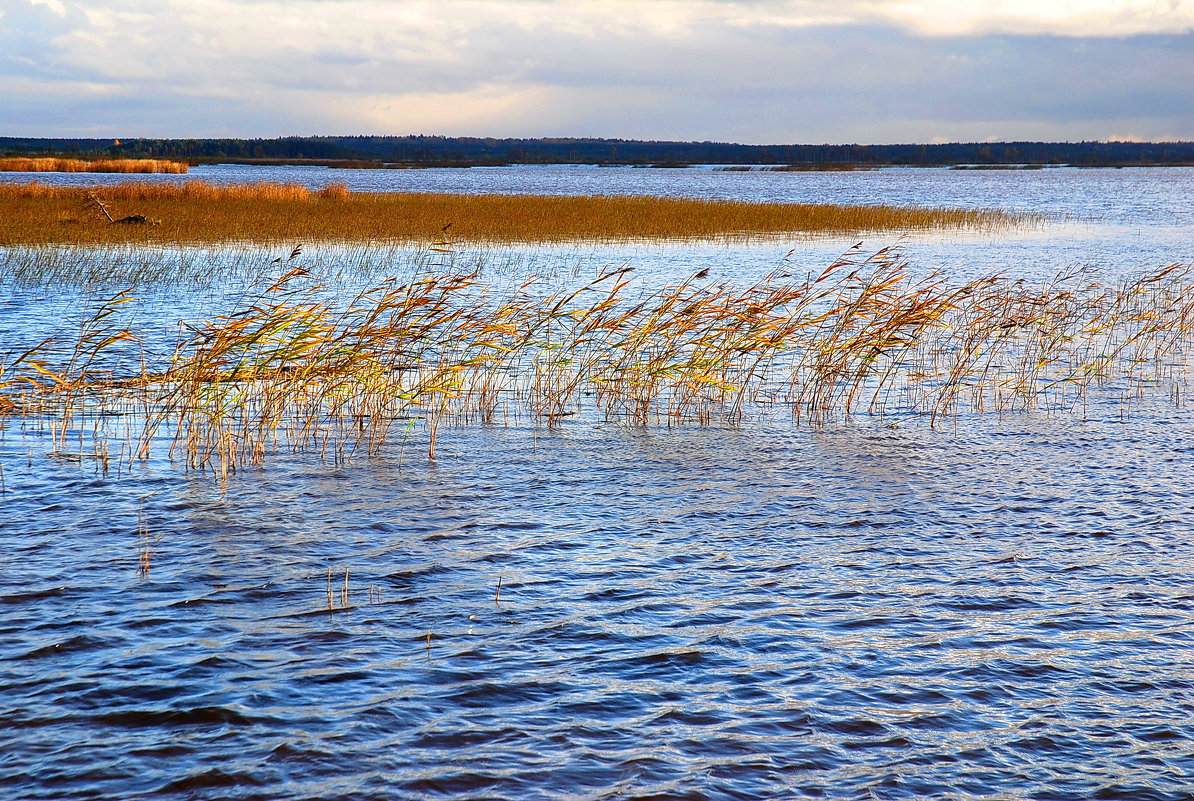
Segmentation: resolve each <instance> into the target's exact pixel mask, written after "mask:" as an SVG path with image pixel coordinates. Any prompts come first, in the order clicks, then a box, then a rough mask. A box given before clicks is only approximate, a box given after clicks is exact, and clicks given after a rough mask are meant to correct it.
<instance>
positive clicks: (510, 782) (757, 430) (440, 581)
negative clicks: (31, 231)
mask: <svg viewBox="0 0 1194 801" xmlns="http://www.w3.org/2000/svg"><path fill="white" fill-rule="evenodd" d="M30 177H32V176H13V175H12V174H7V175H4V176H3V177H2V178H0V180H4V181H13V180H27V179H28V178H30ZM36 178H37V179H39V180H43V181H51V182H60V183H71V182H75V183H80V182H81V183H101V182H108V181H112V182H115V181H121V180H127V179H128V178H129V176H123V175H122V176H102V175H93V174H89V175H84V176H79V175H38V176H36ZM188 178H190V179H196V178H199V179H204V180H211V181H214V182H237V181H246V180H273V181H298V182H303V183H307V184H309V185H311V186H322V185H325V184H327V183H329V182H334V181H342V182H346V183H348V185H349V187H350V188H351V189H354V190H368V191H379V190H393V191H432V192H505V193H532V194H533V193H551V194H594V193H596V194H604V193H608V194H627V193H629V194H662V195H682V196H696V197H719V198H733V199H747V200H769V201H770V200H776V201H799V202H810V201H813V202H815V201H819V200H823V201H829V202H837V203H889V204H897V205H898V204H910V205H924V206H961V207H970V208H974V207H979V208H999V209H1007V210H1012V211H1025V212H1040V213H1044V214H1045V215H1047V219H1046V220H1045V221H1043V222H1041V223H1039V224H1035V225H1032V226H1027V227H1025V228H1023V229H1019V230H1013V231H971V232H939V233H923V232H921V233H912V234H908V235H906V236H889V235H871V234H860V235H858V236H851V237H848V238H843V237H828V238H804V237H793V238H791V239H789V240H777V241H762V242H752V243H734V242H729V243H727V242H705V243H626V244H619V245H582V244H578V245H569V246H550V247H547V246H535V247H529V246H528V247H504V248H489V247H473V246H465V245H458V246H456V247H454V248H452V250H453V251H454V252H452V253H447V254H445V253H439V252H436V251H428V249H427V247H426V246H424V245H419V244H415V245H411V246H404V247H398V248H391V249H385V250H381V251H377V252H375V253H373V254H369V253H362V252H350V251H346V250H344V249H342V248H335V247H331V246H322V245H318V244H314V243H306V244H305V245H304V253H303V255H302V257H301V259H300V260H299V262H298V263H299V264H301V265H303V266H305V267H309V268H310V269H311V270H312V272H313V273H315V274H318V275H320V276H323V277H325V278H326V282H325V283H326V287H327V288H326V289H325V290H324V291H326V292H331V293H333V294H334V293H335V292H336V291H339V290H343V291H349V290H352V289H355V288H358V287H359V286H362V285H364V284H365V283H367V282H368V281H370V280H373V279H375V278H376V277H378V276H382V275H386V274H390V273H391V272H393V273H402V274H420V273H426V272H428V271H434V270H437V269H448V268H449V267H450V266H452V265H455V266H472V265H480V267H481V273H480V274H481V276H482V277H484V279H485V280H486V281H487V282H488V283H490V284H492V285H493V286H495V287H508V286H516V285H518V284H519V283H521V282H522V281H524V280H525V279H526V278H527V276H528V275H529V274H531V273H534V274H535V275H537V276H538V277H539V280H540V281H541V282H544V283H545V284H546V285H548V286H550V287H553V288H555V287H563V288H567V287H570V286H574V285H575V284H576V283H577V282H578V281H582V280H587V279H589V278H591V277H593V276H596V275H600V274H601V273H602V272H603V271H606V270H609V269H615V268H620V267H621V266H632V267H634V268H635V270H634V273H633V274H632V275H633V280H634V282H635V283H634V284H633V286H632V287H631V288H632V289H634V288H638V289H639V290H641V291H643V292H651V291H654V290H655V289H657V288H658V287H662V286H666V285H668V284H671V283H674V282H676V281H680V280H684V279H685V278H686V277H688V276H690V275H691V274H692V273H694V272H696V271H697V270H701V269H709V270H710V273H711V275H712V280H716V281H718V282H723V283H725V284H728V285H731V286H736V285H739V284H741V285H746V284H749V283H751V282H753V281H755V280H757V279H758V278H759V277H760V276H762V275H765V274H766V273H768V272H770V271H773V270H775V269H776V268H777V267H783V268H784V269H789V270H791V271H793V272H796V273H800V272H803V271H810V272H813V273H816V272H818V271H820V270H821V269H823V268H824V267H825V266H827V265H828V264H829V263H831V262H832V261H833V260H834V259H836V258H837V257H838V256H839V255H841V254H842V253H845V252H847V251H849V250H850V249H851V248H852V246H854V245H855V244H856V243H858V242H859V240H860V239H861V240H862V248H861V251H860V252H862V253H873V252H875V251H877V250H879V249H881V248H884V247H888V246H894V247H896V248H898V250H899V251H900V253H901V254H902V257H903V258H904V259H906V261H907V265H908V269H909V270H910V271H912V272H914V273H920V274H927V273H930V272H932V271H934V270H940V271H944V272H945V274H946V275H947V276H949V277H950V279H951V280H956V281H966V280H971V279H973V278H976V277H979V276H983V275H988V274H991V273H1001V274H1004V275H1006V276H1008V277H1009V280H1023V281H1025V282H1027V283H1029V284H1032V283H1034V282H1044V281H1047V280H1048V279H1049V278H1050V277H1051V276H1054V275H1057V274H1059V273H1067V272H1073V271H1079V272H1082V273H1083V274H1084V275H1087V276H1093V277H1096V278H1098V279H1099V280H1103V281H1106V282H1108V283H1113V282H1117V281H1122V280H1127V279H1129V278H1131V277H1132V276H1136V275H1139V274H1142V273H1144V272H1147V271H1154V272H1155V271H1157V270H1160V269H1161V268H1163V267H1165V266H1166V265H1168V264H1171V263H1174V262H1182V263H1187V264H1189V263H1192V262H1194V233H1192V232H1194V226H1191V225H1190V223H1191V221H1192V220H1194V169H1191V168H1164V169H1162V168H1157V169H1122V170H1078V169H1044V170H1024V171H1008V170H1000V171H953V170H944V169H883V170H875V171H868V172H825V173H775V172H762V171H754V172H726V171H719V170H714V169H708V168H692V169H680V170H669V169H633V168H596V167H593V168H589V167H511V168H473V169H463V170H447V169H444V170H440V169H428V170H384V171H383V170H369V171H338V170H327V169H316V168H257V167H232V166H217V167H200V168H196V169H193V170H192V171H191V173H190V175H189V176H145V177H143V178H141V179H142V180H160V181H176V180H185V179H188ZM287 250H289V248H287ZM75 255H77V254H72V255H71V257H72V258H74V257H75ZM27 257H28V256H27V254H26V253H24V252H22V251H19V250H18V249H6V250H2V251H0V260H3V261H0V276H3V282H2V283H0V335H2V336H3V338H4V345H3V347H0V352H4V353H6V354H7V355H8V359H7V361H9V362H11V360H12V358H14V357H15V354H19V353H20V352H21V351H22V350H24V349H25V348H28V347H31V346H32V345H34V344H36V343H37V342H38V341H41V340H42V339H44V338H45V337H47V336H51V335H54V334H63V333H67V334H69V333H71V332H72V331H74V330H75V327H76V326H77V322H78V320H79V319H81V318H82V317H85V316H86V315H87V313H88V310H89V309H91V308H93V305H94V303H95V301H96V298H97V297H104V296H107V295H110V294H111V293H112V292H113V291H114V290H116V289H120V288H123V286H124V285H123V284H122V275H121V271H122V270H123V269H125V264H124V261H126V260H128V259H130V258H132V259H135V258H136V256H135V254H128V253H125V254H116V255H115V256H113V255H107V256H103V255H99V256H96V259H97V264H99V265H100V267H99V268H97V269H96V271H95V274H94V275H93V278H94V280H93V281H92V282H91V283H90V284H82V283H62V282H50V283H46V282H44V281H43V282H38V281H27V280H20V279H19V275H18V274H19V272H20V264H19V262H20V260H21V259H25V258H27ZM276 257H281V258H283V259H284V258H285V257H286V253H285V252H281V253H275V252H272V251H269V250H268V249H263V250H262V251H257V250H254V249H251V248H250V249H235V248H234V249H229V250H228V251H226V252H223V253H221V252H215V251H213V252H203V253H199V254H196V253H188V252H185V250H184V249H179V252H172V253H168V254H165V255H160V254H159V255H158V256H156V257H155V258H160V259H166V260H167V261H169V260H174V261H170V262H169V263H171V264H174V263H177V264H178V265H179V267H178V269H179V271H180V273H182V275H181V276H180V277H179V278H178V279H177V280H172V281H167V282H163V283H162V284H160V285H147V286H145V287H140V288H139V289H138V293H137V294H138V296H139V297H140V298H141V301H140V302H139V303H138V304H137V305H136V307H135V308H136V311H135V312H129V313H128V315H129V318H130V319H132V320H134V321H135V322H137V323H138V324H139V325H140V326H142V328H143V329H144V330H146V331H149V332H151V335H150V336H149V342H148V345H147V347H148V348H149V349H150V351H151V353H165V352H167V351H168V349H169V343H170V341H171V337H172V336H175V335H177V332H178V330H179V325H178V323H179V320H186V321H189V322H192V323H194V322H195V321H199V320H206V319H211V318H212V317H213V316H214V315H218V314H224V313H227V312H228V311H229V310H230V308H231V305H230V304H233V303H234V302H235V300H236V299H237V298H238V297H239V294H238V293H240V292H242V291H243V289H244V286H245V283H246V281H247V280H248V277H250V276H252V275H254V274H259V273H266V272H267V271H268V270H269V268H270V261H271V260H272V259H274V258H276ZM222 259H225V260H229V261H231V262H235V264H232V265H231V266H228V265H224V264H222V262H221V260H222ZM184 267H185V268H184ZM1172 371H1173V372H1172V374H1171V376H1170V380H1169V381H1167V382H1166V383H1165V385H1164V386H1160V385H1158V386H1156V387H1155V390H1156V391H1141V392H1132V393H1125V392H1124V391H1122V388H1118V389H1117V388H1111V389H1109V390H1108V391H1107V392H1101V393H1100V392H1093V393H1092V394H1091V395H1090V397H1089V398H1088V400H1087V402H1086V403H1083V404H1081V405H1077V406H1073V405H1071V406H1068V407H1064V408H1049V409H1039V410H1036V411H1028V412H1016V411H1005V412H999V413H995V412H988V413H982V412H979V411H977V410H972V409H966V410H963V411H961V412H959V413H958V414H956V415H954V416H953V417H951V418H950V419H949V420H948V421H947V422H946V424H944V425H930V423H929V421H928V420H927V419H925V418H924V417H923V416H917V415H905V414H899V413H896V414H889V415H877V416H872V415H868V414H865V413H862V414H854V415H850V416H848V417H844V416H843V417H835V418H832V419H827V420H822V421H819V422H818V423H817V424H812V423H810V422H808V421H797V420H794V419H792V417H791V415H789V414H786V413H785V412H784V411H783V409H774V408H770V409H762V410H759V411H758V412H757V413H755V414H748V415H746V416H745V417H744V419H743V420H742V421H741V422H737V423H733V422H732V421H727V420H720V419H714V420H712V421H709V422H707V423H705V424H697V423H693V422H685V421H668V420H653V421H651V422H650V423H649V424H647V425H632V424H630V423H628V422H626V421H622V420H617V419H609V418H608V417H605V416H602V415H600V414H593V413H583V414H577V415H575V416H572V417H568V418H565V419H563V420H559V421H554V423H553V424H551V425H549V424H547V423H546V422H544V421H542V420H539V419H535V418H534V417H532V416H530V415H526V414H510V415H508V416H504V417H500V418H499V419H497V420H496V421H493V422H489V423H479V422H468V421H461V422H457V423H454V424H451V425H448V424H446V425H445V427H444V430H443V431H441V432H440V435H439V444H438V446H437V448H436V452H435V457H434V458H433V459H429V458H428V456H427V449H426V442H427V432H426V430H425V428H424V426H422V425H420V424H419V423H418V421H413V422H412V423H411V424H410V425H409V426H407V425H403V426H399V427H397V428H396V429H394V430H393V431H392V433H391V436H390V437H389V439H388V440H387V442H386V445H385V447H383V448H381V449H380V450H379V452H378V453H376V454H375V455H373V456H365V455H358V456H356V457H355V458H353V459H352V460H350V461H342V460H340V459H328V458H321V455H320V453H319V452H317V451H316V452H310V451H304V450H297V451H292V450H290V449H286V448H282V449H280V450H279V452H277V453H274V454H271V456H270V458H269V459H268V460H267V461H265V462H264V463H263V464H261V465H255V466H249V467H246V468H243V469H241V470H240V471H239V472H237V473H236V474H235V475H234V476H232V477H230V478H229V479H228V480H226V481H221V480H219V479H218V478H216V477H214V476H213V475H212V473H211V472H207V471H198V470H193V469H187V467H186V465H185V462H184V460H182V459H181V458H179V457H178V455H177V454H176V455H175V458H171V454H170V452H169V448H168V443H167V444H165V445H164V446H163V447H157V448H155V450H154V451H153V452H152V454H151V456H150V458H148V459H146V460H144V461H135V462H133V463H132V464H128V463H118V462H119V460H118V459H115V458H114V459H113V462H112V464H110V465H109V464H106V463H104V462H102V461H101V460H100V459H98V458H96V457H95V456H94V453H93V452H90V451H87V450H85V449H84V448H82V447H80V448H79V449H78V450H77V452H73V451H71V450H70V449H63V448H60V447H56V446H55V443H54V441H53V432H52V430H51V428H52V426H51V424H50V422H48V421H45V420H41V419H39V418H36V417H10V418H7V419H4V418H0V543H3V547H4V549H5V552H6V557H7V558H6V565H7V569H6V575H8V577H9V578H8V581H7V584H6V586H5V588H4V589H2V590H0V720H3V722H4V724H5V725H4V727H3V730H2V731H0V754H3V757H2V758H0V787H2V788H4V792H3V794H4V795H6V796H8V797H12V798H22V799H26V798H28V799H35V798H37V799H40V798H47V799H49V798H63V799H65V798H78V799H84V798H97V797H112V798H125V799H136V798H177V799H277V798H286V799H341V798H343V799H374V798H411V799H422V798H444V799H531V798H551V799H557V798H563V799H606V798H609V799H613V798H618V799H648V798H652V799H656V798H658V799H662V798H667V799H672V798H680V799H759V798H785V799H786V798H793V799H803V798H865V799H872V798H879V799H905V798H907V799H913V798H924V797H938V798H954V799H1088V798H1108V799H1111V798H1122V799H1174V800H1175V801H1176V799H1188V798H1191V797H1194V779H1192V778H1191V776H1194V574H1192V573H1191V570H1190V565H1191V564H1192V563H1194V536H1192V534H1191V526H1190V521H1191V520H1194V415H1192V414H1191V410H1190V407H1189V405H1188V404H1187V403H1186V401H1185V398H1186V394H1185V387H1186V386H1187V385H1188V382H1189V379H1190V377H1191V373H1190V369H1189V367H1188V365H1187V364H1186V362H1185V359H1184V354H1182V355H1181V358H1180V359H1178V360H1177V362H1176V363H1175V365H1174V366H1172ZM70 436H71V437H72V438H73V437H76V436H77V437H79V438H80V441H82V439H83V438H86V437H87V436H89V433H88V432H87V431H82V430H80V431H74V430H72V431H71V432H70Z"/></svg>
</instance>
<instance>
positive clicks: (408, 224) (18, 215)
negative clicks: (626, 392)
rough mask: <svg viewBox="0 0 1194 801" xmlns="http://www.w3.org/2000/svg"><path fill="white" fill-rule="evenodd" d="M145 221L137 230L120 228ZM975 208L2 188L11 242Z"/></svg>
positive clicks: (827, 225)
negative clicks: (134, 219) (131, 219)
mask: <svg viewBox="0 0 1194 801" xmlns="http://www.w3.org/2000/svg"><path fill="white" fill-rule="evenodd" d="M126 217H143V218H144V220H143V221H141V220H138V222H137V223H136V224H131V223H130V224H123V225H122V224H114V223H113V222H112V221H113V220H115V221H120V220H123V219H124V218H126ZM1023 222H1024V218H1023V217H1018V216H1015V215H1011V214H1007V213H1003V212H999V211H982V210H964V209H921V208H901V207H894V206H882V205H877V206H842V205H835V204H828V203H826V204H795V203H744V202H731V201H722V200H700V199H682V198H659V197H626V196H615V197H606V196H584V197H557V196H541V195H456V194H411V193H401V194H400V193H373V192H349V191H347V189H346V188H345V187H344V185H343V184H333V185H331V186H328V187H326V188H324V189H322V190H318V191H312V190H310V189H307V188H306V187H303V186H299V185H294V184H250V185H238V186H224V187H220V186H213V185H211V184H208V183H205V182H202V181H187V182H185V183H182V184H174V183H172V184H155V183H125V184H119V185H116V186H108V187H102V188H99V187H91V188H86V187H82V188H81V187H51V186H47V185H44V184H40V183H24V184H0V245H38V244H80V245H104V244H215V243H231V242H260V243H277V242H283V243H285V242H313V241H327V242H419V243H431V242H439V241H451V242H518V243H533V242H565V241H597V242H602V241H619V240H621V241H625V240H636V239H693V240H695V239H717V238H748V237H752V236H766V235H778V234H791V233H801V232H813V233H841V234H846V233H860V232H872V231H891V232H898V233H903V232H908V231H915V230H925V229H949V228H955V229H956V228H974V227H999V226H1010V225H1015V224H1020V223H1023Z"/></svg>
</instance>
